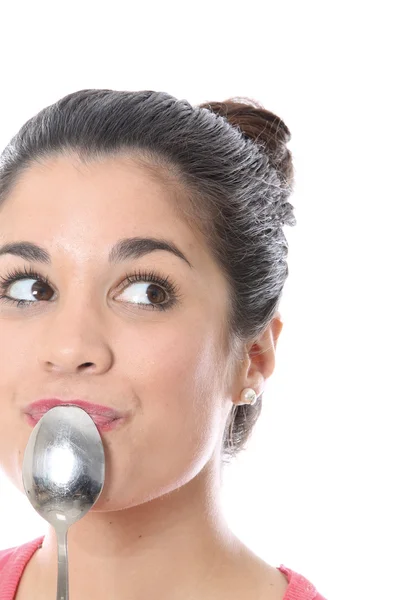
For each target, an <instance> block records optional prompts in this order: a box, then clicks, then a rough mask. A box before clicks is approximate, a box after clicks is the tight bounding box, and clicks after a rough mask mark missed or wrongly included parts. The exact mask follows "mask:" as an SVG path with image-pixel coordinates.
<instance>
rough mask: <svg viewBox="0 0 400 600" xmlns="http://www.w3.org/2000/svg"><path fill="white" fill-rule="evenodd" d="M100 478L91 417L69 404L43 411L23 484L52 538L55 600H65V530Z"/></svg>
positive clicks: (101, 460) (101, 461)
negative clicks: (54, 540)
mask: <svg viewBox="0 0 400 600" xmlns="http://www.w3.org/2000/svg"><path fill="white" fill-rule="evenodd" d="M104 479H105V456H104V447H103V443H102V440H101V437H100V434H99V432H98V430H97V427H96V425H95V423H94V421H93V419H92V418H91V417H90V415H89V414H88V413H87V412H86V411H84V410H83V409H82V408H80V407H78V406H74V405H67V406H56V407H54V408H52V409H50V410H49V411H47V412H46V413H45V414H44V415H43V417H42V418H41V419H40V420H39V421H38V423H37V424H36V425H35V427H34V428H33V431H32V433H31V435H30V437H29V440H28V443H27V446H26V449H25V453H24V459H23V465H22V480H23V484H24V488H25V492H26V495H27V497H28V499H29V501H30V503H31V504H32V506H33V508H34V509H35V510H36V512H37V513H39V515H40V516H41V517H43V519H45V520H46V521H47V522H48V523H50V525H52V526H53V527H54V529H55V531H56V534H57V543H58V577H57V600H68V599H69V593H68V549H67V548H68V547H67V531H68V528H69V527H70V526H71V525H73V524H74V523H76V522H77V521H79V519H81V518H82V517H83V516H84V515H85V514H86V513H87V512H88V511H89V510H90V509H91V508H92V506H93V505H94V504H95V503H96V502H97V500H98V498H99V496H100V494H101V492H102V489H103V486H104Z"/></svg>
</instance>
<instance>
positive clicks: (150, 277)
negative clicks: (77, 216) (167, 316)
mask: <svg viewBox="0 0 400 600" xmlns="http://www.w3.org/2000/svg"><path fill="white" fill-rule="evenodd" d="M21 279H37V280H38V281H40V282H41V283H44V284H45V285H48V286H50V281H49V279H48V278H47V277H43V276H42V275H40V274H39V273H37V272H36V271H35V270H33V269H32V268H30V267H29V268H26V267H24V270H23V271H22V270H20V269H15V270H13V271H11V272H9V273H7V274H6V276H5V277H2V276H0V282H1V283H0V292H1V294H0V301H1V302H7V303H11V304H16V305H17V308H24V307H26V306H29V305H32V304H38V303H39V302H40V300H39V301H37V302H34V301H31V300H14V299H13V298H8V297H7V296H5V295H4V292H5V291H6V289H7V288H8V287H9V286H10V285H11V284H12V283H14V282H15V281H19V280H21ZM138 281H140V282H142V283H155V284H157V285H159V286H160V287H162V288H163V289H164V291H165V292H167V294H168V295H169V296H170V299H169V300H168V301H167V302H166V303H165V304H143V303H138V304H137V306H140V307H145V310H148V309H150V310H168V309H169V308H172V306H173V305H174V304H176V302H177V301H178V288H177V287H176V285H175V284H174V283H172V281H171V280H170V279H169V277H168V276H167V277H162V276H161V275H159V274H158V273H156V272H155V271H141V270H140V269H139V271H136V272H135V273H133V274H128V273H127V274H126V276H125V279H124V280H123V281H122V282H121V284H120V286H121V285H122V284H123V283H126V282H128V283H137V282H138ZM120 286H118V287H120ZM50 287H51V286H50Z"/></svg>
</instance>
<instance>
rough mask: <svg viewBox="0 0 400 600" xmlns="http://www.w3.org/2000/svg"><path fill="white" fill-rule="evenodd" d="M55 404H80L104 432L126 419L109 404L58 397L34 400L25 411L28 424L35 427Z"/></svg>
mask: <svg viewBox="0 0 400 600" xmlns="http://www.w3.org/2000/svg"><path fill="white" fill-rule="evenodd" d="M55 406H78V407H79V408H82V409H83V410H84V411H85V412H87V413H88V415H89V416H90V417H91V418H92V420H93V422H94V423H95V425H96V426H97V428H98V429H99V430H100V431H104V432H106V431H110V430H112V429H114V428H115V427H116V426H117V425H119V424H120V423H121V422H122V421H124V419H125V417H124V415H123V414H121V413H120V412H118V411H116V410H115V409H113V408H111V407H108V406H103V405H100V404H93V403H91V402H86V401H85V400H59V399H57V398H52V399H44V400H38V401H36V402H32V403H31V404H29V405H28V406H27V407H26V408H25V409H24V411H23V412H24V414H25V417H26V419H27V422H28V424H29V425H31V427H35V425H36V424H37V423H38V422H39V421H40V419H41V418H42V417H43V416H44V415H45V414H46V413H47V412H48V411H49V410H50V409H52V408H54V407H55Z"/></svg>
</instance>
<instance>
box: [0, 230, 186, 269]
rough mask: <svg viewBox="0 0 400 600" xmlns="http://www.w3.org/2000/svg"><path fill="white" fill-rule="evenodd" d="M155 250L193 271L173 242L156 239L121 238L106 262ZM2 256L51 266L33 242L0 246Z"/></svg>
mask: <svg viewBox="0 0 400 600" xmlns="http://www.w3.org/2000/svg"><path fill="white" fill-rule="evenodd" d="M155 250H166V251H167V252H171V253H172V254H174V255H175V256H178V257H179V258H181V259H182V260H184V261H185V262H186V263H187V264H188V265H189V267H190V268H192V269H193V266H192V265H191V264H190V262H189V261H188V259H187V258H186V256H185V255H184V254H183V252H181V251H180V250H179V248H177V246H175V244H174V243H173V242H171V241H168V240H162V239H157V238H141V237H133V238H123V239H121V240H119V241H118V242H117V243H116V244H115V245H114V246H113V247H112V248H111V250H110V254H109V256H108V262H109V263H110V264H118V263H121V262H124V261H125V260H129V259H132V258H140V257H141V256H144V255H145V254H149V253H150V252H154V251H155ZM4 254H12V255H14V256H20V257H21V258H24V259H25V260H27V261H29V262H39V263H43V264H46V265H48V264H51V256H50V254H49V252H48V251H47V250H46V249H45V248H42V247H41V246H38V245H37V244H34V243H33V242H10V243H8V244H5V245H4V246H0V256H2V255H4Z"/></svg>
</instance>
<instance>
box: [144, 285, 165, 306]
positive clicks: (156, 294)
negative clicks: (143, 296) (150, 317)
mask: <svg viewBox="0 0 400 600" xmlns="http://www.w3.org/2000/svg"><path fill="white" fill-rule="evenodd" d="M147 296H148V298H149V300H150V301H151V302H155V303H156V304H158V303H161V302H165V300H166V293H165V292H164V290H162V289H161V288H160V287H159V286H158V285H149V289H148V292H147Z"/></svg>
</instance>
